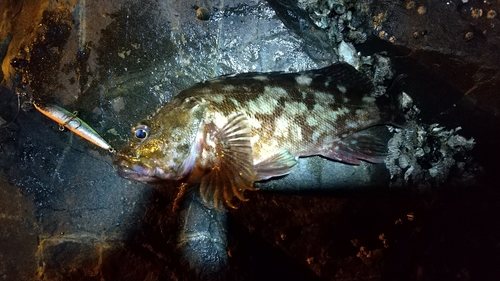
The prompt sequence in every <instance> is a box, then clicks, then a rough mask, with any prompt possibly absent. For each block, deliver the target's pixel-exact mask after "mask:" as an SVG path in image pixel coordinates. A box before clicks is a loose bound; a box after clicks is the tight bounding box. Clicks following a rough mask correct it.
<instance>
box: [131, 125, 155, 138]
mask: <svg viewBox="0 0 500 281" xmlns="http://www.w3.org/2000/svg"><path fill="white" fill-rule="evenodd" d="M150 132H151V129H150V128H149V127H148V125H146V124H143V123H139V124H137V125H135V126H134V127H133V128H132V133H133V134H134V137H135V138H136V139H137V140H140V141H143V140H145V139H146V138H147V137H148V136H149V133H150Z"/></svg>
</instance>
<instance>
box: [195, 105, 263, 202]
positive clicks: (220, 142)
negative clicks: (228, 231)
mask: <svg viewBox="0 0 500 281" xmlns="http://www.w3.org/2000/svg"><path fill="white" fill-rule="evenodd" d="M250 138H251V128H250V124H249V122H248V119H247V117H246V116H245V115H244V114H237V115H235V116H233V117H231V118H229V120H228V122H227V124H226V125H225V126H224V127H222V128H221V129H219V130H217V131H216V132H215V134H214V136H213V142H214V143H215V154H214V155H215V159H214V161H213V165H212V167H211V169H210V171H209V172H208V173H207V174H206V175H204V176H203V177H202V179H201V183H200V193H201V197H202V199H203V201H205V203H207V202H208V201H210V200H212V201H213V203H214V206H215V208H216V209H219V202H220V201H221V200H224V201H225V202H226V204H227V205H228V206H229V207H231V208H235V206H234V205H233V204H232V202H231V201H232V199H233V198H234V197H237V198H238V199H240V200H241V201H246V199H245V197H244V196H243V193H244V192H245V190H256V188H254V187H253V183H254V181H255V173H254V169H253V154H252V145H251V142H250ZM207 205H209V204H208V203H207Z"/></svg>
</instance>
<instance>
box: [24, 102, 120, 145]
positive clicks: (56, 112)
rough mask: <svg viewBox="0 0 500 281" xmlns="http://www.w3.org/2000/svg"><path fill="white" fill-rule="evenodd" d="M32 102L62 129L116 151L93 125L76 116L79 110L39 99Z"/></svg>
mask: <svg viewBox="0 0 500 281" xmlns="http://www.w3.org/2000/svg"><path fill="white" fill-rule="evenodd" d="M32 103H33V106H34V107H35V109H36V110H38V111H39V112H40V113H42V114H43V115H45V116H46V117H48V118H50V119H52V120H53V121H55V122H56V123H57V124H59V130H61V131H62V130H64V128H67V129H68V130H70V131H71V132H73V133H74V134H76V135H78V136H80V137H82V138H84V139H85V140H87V141H89V142H90V143H92V144H94V145H96V146H98V147H100V148H103V149H107V150H108V151H109V152H111V153H114V152H116V150H115V149H114V148H113V147H112V146H111V145H110V144H109V143H108V142H107V141H106V140H104V139H103V138H102V137H101V136H100V135H99V134H98V133H97V132H96V131H95V130H94V129H92V127H90V126H89V125H88V124H87V123H85V122H84V121H83V120H82V119H80V118H78V117H77V116H76V114H77V112H73V113H71V112H69V111H68V110H66V109H64V108H62V107H60V106H57V105H55V104H49V103H41V102H38V101H33V102H32Z"/></svg>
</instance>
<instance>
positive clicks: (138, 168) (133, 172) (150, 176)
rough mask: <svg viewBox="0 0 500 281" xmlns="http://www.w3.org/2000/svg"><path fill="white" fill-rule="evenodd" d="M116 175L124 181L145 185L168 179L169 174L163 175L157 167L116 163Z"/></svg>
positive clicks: (124, 162) (125, 162)
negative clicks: (128, 180)
mask: <svg viewBox="0 0 500 281" xmlns="http://www.w3.org/2000/svg"><path fill="white" fill-rule="evenodd" d="M117 162H118V163H117V164H118V175H119V176H120V177H122V178H125V179H130V180H134V181H139V182H145V183H154V182H159V181H162V180H168V179H170V178H171V177H170V175H169V173H165V171H163V170H162V169H160V168H158V167H154V168H147V167H144V166H142V165H140V164H130V163H128V162H127V161H117Z"/></svg>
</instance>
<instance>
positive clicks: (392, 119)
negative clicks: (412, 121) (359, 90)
mask: <svg viewBox="0 0 500 281" xmlns="http://www.w3.org/2000/svg"><path fill="white" fill-rule="evenodd" d="M407 77H408V75H406V74H400V75H398V76H397V77H396V78H394V80H393V81H392V84H391V86H390V87H389V89H387V91H386V93H385V95H383V96H381V97H378V98H377V103H378V106H379V108H381V109H382V113H381V119H382V123H385V124H389V125H392V126H395V127H403V126H404V125H405V124H406V117H405V115H404V114H403V108H402V107H401V102H400V98H401V94H402V86H403V85H404V84H405V79H406V78H407Z"/></svg>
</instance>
